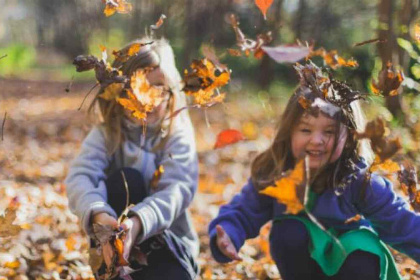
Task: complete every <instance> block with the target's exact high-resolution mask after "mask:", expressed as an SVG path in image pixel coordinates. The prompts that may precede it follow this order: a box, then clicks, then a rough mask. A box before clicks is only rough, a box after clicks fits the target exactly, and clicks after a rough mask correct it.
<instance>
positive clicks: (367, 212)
mask: <svg viewBox="0 0 420 280" xmlns="http://www.w3.org/2000/svg"><path fill="white" fill-rule="evenodd" d="M358 207H359V209H360V211H361V212H362V213H363V215H364V216H365V217H366V218H367V219H369V220H370V221H371V223H372V225H373V227H374V228H375V230H376V231H377V232H378V234H379V237H380V238H381V239H382V240H383V241H384V242H386V243H388V244H389V245H391V246H392V247H393V248H395V249H397V250H399V251H401V252H403V253H405V254H407V255H409V256H410V257H411V258H413V259H414V260H415V261H416V262H417V263H420V215H419V214H417V213H414V212H413V211H411V210H410V206H409V205H408V203H407V202H406V201H405V200H404V199H403V198H401V197H400V196H398V195H396V193H395V192H394V191H393V190H392V184H391V182H390V181H388V180H386V179H384V178H382V177H381V176H379V175H376V174H372V177H371V184H370V185H369V186H368V187H367V190H366V196H365V200H364V201H362V202H361V203H358Z"/></svg>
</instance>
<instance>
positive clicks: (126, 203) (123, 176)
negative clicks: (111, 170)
mask: <svg viewBox="0 0 420 280" xmlns="http://www.w3.org/2000/svg"><path fill="white" fill-rule="evenodd" d="M121 175H122V178H123V181H124V187H125V191H126V193H127V196H126V201H125V209H127V208H128V203H129V202H130V191H129V189H128V183H127V179H126V178H125V174H124V171H123V170H121Z"/></svg>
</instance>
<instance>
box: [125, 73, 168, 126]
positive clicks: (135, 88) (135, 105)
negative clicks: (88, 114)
mask: <svg viewBox="0 0 420 280" xmlns="http://www.w3.org/2000/svg"><path fill="white" fill-rule="evenodd" d="M130 86H131V88H130V89H127V90H126V93H127V98H125V97H118V98H117V102H118V103H119V104H121V106H123V107H124V108H125V109H127V110H128V111H130V112H132V115H133V117H135V118H137V119H139V120H145V119H146V117H147V113H149V112H152V111H153V109H154V108H156V107H157V106H158V105H159V104H160V103H161V102H162V100H163V95H162V94H163V87H160V86H159V87H158V86H151V85H150V84H149V82H148V81H147V78H146V72H145V70H142V69H139V70H137V71H136V72H134V73H133V75H132V76H131V82H130Z"/></svg>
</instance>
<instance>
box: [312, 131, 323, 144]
mask: <svg viewBox="0 0 420 280" xmlns="http://www.w3.org/2000/svg"><path fill="white" fill-rule="evenodd" d="M310 142H311V144H314V145H324V144H325V137H324V135H322V133H314V134H313V135H312V137H311V140H310Z"/></svg>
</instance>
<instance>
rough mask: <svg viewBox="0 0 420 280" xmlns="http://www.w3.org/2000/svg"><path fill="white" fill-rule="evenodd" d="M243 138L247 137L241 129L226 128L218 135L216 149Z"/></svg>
mask: <svg viewBox="0 0 420 280" xmlns="http://www.w3.org/2000/svg"><path fill="white" fill-rule="evenodd" d="M242 140H245V138H244V136H243V135H242V133H241V132H240V131H237V130H235V129H226V130H223V131H222V132H220V133H219V134H218V135H217V140H216V143H215V144H214V149H218V148H222V147H225V146H228V145H232V144H235V143H236V142H239V141H242Z"/></svg>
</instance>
